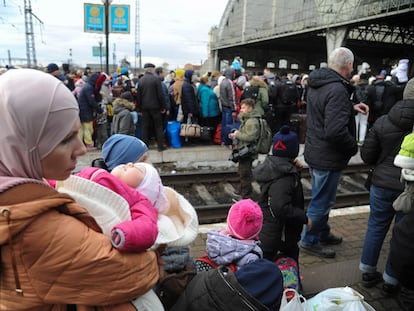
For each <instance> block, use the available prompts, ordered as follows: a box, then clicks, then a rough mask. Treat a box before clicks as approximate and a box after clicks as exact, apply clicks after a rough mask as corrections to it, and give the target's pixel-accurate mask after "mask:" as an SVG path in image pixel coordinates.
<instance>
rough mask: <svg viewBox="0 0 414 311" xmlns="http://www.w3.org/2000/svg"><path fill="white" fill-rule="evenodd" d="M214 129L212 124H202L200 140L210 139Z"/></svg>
mask: <svg viewBox="0 0 414 311" xmlns="http://www.w3.org/2000/svg"><path fill="white" fill-rule="evenodd" d="M215 131H216V129H215V128H214V127H212V126H202V127H201V136H200V140H203V141H212V140H213V136H214V133H215Z"/></svg>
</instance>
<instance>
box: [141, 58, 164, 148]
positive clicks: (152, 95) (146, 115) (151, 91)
mask: <svg viewBox="0 0 414 311" xmlns="http://www.w3.org/2000/svg"><path fill="white" fill-rule="evenodd" d="M144 69H145V74H144V76H142V77H141V78H140V79H139V81H138V93H137V101H138V105H139V107H140V109H141V111H142V140H143V141H144V143H146V144H147V146H149V140H150V138H151V136H152V135H151V129H152V127H154V129H155V138H156V139H157V144H158V151H163V150H165V147H164V134H163V120H162V114H165V113H166V111H167V109H166V104H165V97H164V93H163V90H162V85H161V83H162V82H161V80H160V79H159V77H158V76H156V75H155V74H154V72H155V65H153V64H151V63H148V64H145V65H144Z"/></svg>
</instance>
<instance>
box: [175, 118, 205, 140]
mask: <svg viewBox="0 0 414 311" xmlns="http://www.w3.org/2000/svg"><path fill="white" fill-rule="evenodd" d="M180 136H182V137H200V136H201V126H200V125H199V124H196V123H192V122H191V117H188V118H187V123H182V124H181V130H180Z"/></svg>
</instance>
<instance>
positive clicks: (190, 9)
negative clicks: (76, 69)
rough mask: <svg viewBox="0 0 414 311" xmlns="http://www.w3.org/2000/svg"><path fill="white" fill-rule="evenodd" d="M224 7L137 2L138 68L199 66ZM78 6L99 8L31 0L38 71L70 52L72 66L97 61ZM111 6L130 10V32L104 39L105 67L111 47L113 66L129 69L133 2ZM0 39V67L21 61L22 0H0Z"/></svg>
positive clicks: (121, 0)
mask: <svg viewBox="0 0 414 311" xmlns="http://www.w3.org/2000/svg"><path fill="white" fill-rule="evenodd" d="M227 2H228V1H227V0H208V1H199V0H140V1H139V7H140V13H139V14H140V20H141V22H140V47H141V51H142V64H144V63H146V62H152V63H154V64H155V65H156V66H161V65H162V64H163V63H164V62H166V63H168V64H169V68H170V69H175V68H178V67H182V66H183V65H184V64H185V63H193V64H200V63H201V62H202V61H204V60H205V59H206V58H207V42H208V32H209V31H210V29H211V28H212V27H214V26H218V25H219V23H220V19H221V16H222V15H223V12H224V9H225V7H226V5H227ZM84 3H96V4H102V2H101V1H97V0H90V1H81V0H31V5H32V12H33V14H34V15H35V16H33V31H34V34H35V49H36V58H37V64H38V66H46V65H47V64H48V63H50V62H55V63H57V64H58V65H61V64H62V63H63V62H67V61H68V59H69V57H70V56H69V51H70V49H72V61H73V63H75V64H79V65H81V66H84V65H85V64H86V63H97V64H99V63H100V60H99V57H93V56H92V47H93V46H98V45H99V43H98V42H99V41H100V40H102V41H103V42H105V38H104V35H100V34H97V33H85V32H84V12H83V5H84ZM112 3H113V4H118V5H120V4H128V5H130V11H131V23H130V30H131V33H130V34H129V35H128V34H110V35H109V49H110V51H109V63H112V60H113V56H112V55H113V54H112V53H113V47H114V44H115V45H116V48H115V51H116V59H117V63H118V64H119V61H120V59H122V58H124V57H128V59H129V60H130V61H131V62H132V65H135V60H134V58H133V56H134V54H135V11H136V9H135V8H136V0H114V1H113V2H112ZM37 18H38V19H39V20H41V21H42V22H43V25H41V24H40V22H39V21H38V19H37ZM0 38H1V40H0V67H1V66H4V65H5V64H7V63H8V61H7V59H8V57H9V52H10V56H11V58H20V59H26V36H25V21H24V0H2V1H1V4H0ZM103 62H105V57H104V58H103ZM20 63H21V61H20ZM138 64H139V63H138V61H137V65H138Z"/></svg>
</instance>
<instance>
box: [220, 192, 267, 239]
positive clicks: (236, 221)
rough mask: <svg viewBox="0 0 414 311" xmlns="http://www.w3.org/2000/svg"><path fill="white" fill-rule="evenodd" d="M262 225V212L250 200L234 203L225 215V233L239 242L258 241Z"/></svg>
mask: <svg viewBox="0 0 414 311" xmlns="http://www.w3.org/2000/svg"><path fill="white" fill-rule="evenodd" d="M262 224H263V213H262V210H261V209H260V206H259V205H258V204H257V203H256V202H254V201H252V200H251V199H244V200H240V201H238V202H236V203H235V204H233V205H232V206H231V208H230V210H229V213H228V215H227V232H228V233H229V234H231V235H232V236H233V237H235V238H237V239H240V240H258V239H259V232H260V230H262Z"/></svg>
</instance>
